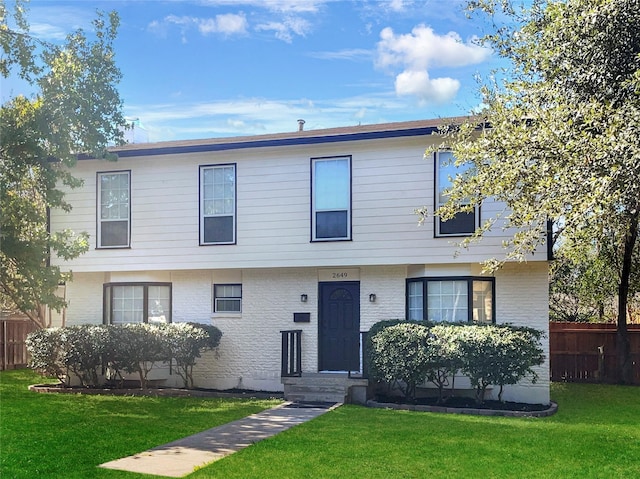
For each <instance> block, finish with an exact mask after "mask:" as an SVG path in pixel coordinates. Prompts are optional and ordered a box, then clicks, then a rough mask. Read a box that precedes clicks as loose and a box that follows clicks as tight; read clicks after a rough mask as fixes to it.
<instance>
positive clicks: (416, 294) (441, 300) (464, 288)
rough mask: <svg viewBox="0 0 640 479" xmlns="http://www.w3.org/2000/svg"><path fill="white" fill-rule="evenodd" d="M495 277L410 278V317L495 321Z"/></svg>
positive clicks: (408, 284) (481, 321) (449, 320)
mask: <svg viewBox="0 0 640 479" xmlns="http://www.w3.org/2000/svg"><path fill="white" fill-rule="evenodd" d="M494 287H495V283H494V280H493V278H472V277H462V278H419V279H408V280H407V318H408V319H411V320H417V321H421V320H428V321H433V322H440V321H447V322H469V323H492V322H494V321H495V305H494V301H493V298H494Z"/></svg>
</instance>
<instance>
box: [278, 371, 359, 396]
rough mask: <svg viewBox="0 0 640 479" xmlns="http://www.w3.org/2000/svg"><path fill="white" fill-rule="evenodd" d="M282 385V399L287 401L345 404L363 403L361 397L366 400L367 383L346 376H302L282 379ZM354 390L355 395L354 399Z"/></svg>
mask: <svg viewBox="0 0 640 479" xmlns="http://www.w3.org/2000/svg"><path fill="white" fill-rule="evenodd" d="M282 384H283V385H284V397H285V399H286V400H288V401H311V402H340V403H345V402H363V400H362V398H363V397H364V398H365V400H366V388H367V386H368V384H369V381H368V380H367V379H360V378H349V377H348V376H347V374H303V375H302V376H300V377H284V378H282ZM355 390H357V394H355V396H356V397H355V398H354V391H355ZM363 391H364V393H363ZM354 399H355V401H354Z"/></svg>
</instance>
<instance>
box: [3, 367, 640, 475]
mask: <svg viewBox="0 0 640 479" xmlns="http://www.w3.org/2000/svg"><path fill="white" fill-rule="evenodd" d="M37 381H38V380H37V377H36V376H34V375H33V374H32V373H29V372H26V371H18V372H16V371H13V372H3V373H0V382H1V387H2V396H1V398H0V401H1V403H0V407H1V410H0V414H1V417H0V419H1V428H2V429H1V431H0V432H1V436H0V447H1V464H0V469H1V471H2V473H1V476H2V477H3V478H5V477H6V478H14V477H16V478H22V477H25V478H26V477H29V478H32V477H39V478H40V477H51V478H53V477H56V478H67V477H68V478H80V477H83V478H114V479H118V478H127V479H129V478H134V477H137V478H139V479H142V478H145V477H151V476H143V475H138V474H129V473H124V472H120V471H108V470H102V469H96V468H95V466H96V465H97V464H100V463H102V462H105V461H107V460H110V459H115V458H117V457H121V456H125V455H129V454H132V453H135V452H140V451H142V450H144V449H146V448H148V447H151V446H155V445H159V444H162V443H164V442H167V441H169V440H172V439H175V438H177V437H180V436H183V435H186V434H190V433H193V432H195V431H198V430H202V429H206V428H208V427H212V426H214V425H216V424H219V423H222V422H226V421H230V420H233V419H235V418H237V417H240V416H241V415H244V414H249V413H252V412H256V411H258V410H260V409H262V408H264V407H267V406H269V404H270V403H269V402H266V401H249V402H246V401H228V400H222V401H221V400H208V399H207V400H204V399H189V398H175V399H173V398H130V397H128V398H122V397H119V398H117V397H95V396H93V397H92V396H81V395H74V396H68V395H49V394H35V393H31V392H28V391H26V385H27V384H29V383H33V382H37ZM552 397H553V399H554V400H555V401H557V402H558V403H559V406H560V409H559V412H558V413H557V414H556V415H554V416H552V417H549V418H540V419H520V418H495V417H475V416H462V415H442V414H434V413H416V412H407V411H391V410H381V409H368V408H364V407H357V406H344V407H341V408H339V409H337V410H335V411H332V412H330V413H327V414H325V415H324V416H321V417H319V418H318V419H316V420H314V421H311V422H309V423H306V424H303V425H301V426H298V427H295V428H293V429H290V430H288V431H286V432H284V433H282V434H280V435H278V436H275V437H273V438H270V439H268V440H265V441H262V442H259V443H257V444H255V445H254V446H252V447H250V448H247V449H244V450H243V451H240V452H238V453H236V454H233V455H231V456H229V457H227V458H225V459H223V460H221V461H218V462H216V463H214V464H212V465H209V466H207V467H204V468H202V469H200V470H199V471H196V472H195V473H194V474H191V475H189V476H188V477H189V479H204V478H212V479H213V478H224V479H233V478H237V479H250V478H260V479H268V478H274V479H275V478H278V479H289V478H290V479H298V478H319V479H320V478H322V479H330V478H340V479H344V478H350V479H351V478H352V479H359V478H367V479H376V478H380V479H395V478H460V477H486V478H554V479H565V478H580V479H583V478H607V479H611V478H637V477H640V388H634V387H620V386H603V385H580V384H554V385H553V389H552Z"/></svg>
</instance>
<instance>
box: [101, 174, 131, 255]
mask: <svg viewBox="0 0 640 479" xmlns="http://www.w3.org/2000/svg"><path fill="white" fill-rule="evenodd" d="M130 179H131V172H129V171H110V172H105V173H98V181H97V183H98V195H97V196H98V208H97V210H98V211H97V213H98V221H97V223H98V234H97V247H98V248H127V247H129V245H130V232H131V226H130V225H131V200H130V191H131V181H130Z"/></svg>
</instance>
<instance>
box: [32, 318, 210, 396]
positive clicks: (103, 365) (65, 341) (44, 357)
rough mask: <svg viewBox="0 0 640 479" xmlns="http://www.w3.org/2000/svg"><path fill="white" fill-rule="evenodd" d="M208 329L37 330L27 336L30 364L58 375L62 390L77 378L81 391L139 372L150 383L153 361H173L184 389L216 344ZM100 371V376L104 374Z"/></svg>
mask: <svg viewBox="0 0 640 479" xmlns="http://www.w3.org/2000/svg"><path fill="white" fill-rule="evenodd" d="M221 337H222V332H221V331H220V330H219V329H218V328H216V327H215V326H211V325H204V324H198V323H172V324H163V325H150V324H142V323H137V324H126V325H123V326H116V325H82V326H68V327H63V328H49V329H40V330H38V331H34V332H33V333H31V334H29V336H28V337H27V341H26V343H27V349H28V350H29V353H30V354H31V360H30V364H29V366H30V367H31V368H33V369H36V370H39V371H41V372H42V373H43V374H46V375H50V376H55V377H57V378H58V379H59V380H60V382H61V383H62V384H64V385H65V386H69V385H70V379H71V377H72V376H76V377H77V378H78V379H79V381H80V384H81V385H82V386H84V387H97V386H107V385H114V384H116V383H120V384H122V382H123V376H122V373H123V372H125V373H129V374H132V373H137V374H138V377H139V378H140V387H142V388H146V387H147V385H148V379H147V378H148V376H149V372H150V371H151V370H152V369H153V367H154V366H155V365H156V364H157V363H161V362H169V361H171V362H172V366H173V367H175V371H176V372H177V373H178V374H179V375H180V377H181V378H182V380H183V382H184V386H185V387H193V366H194V364H195V361H196V359H197V358H199V357H200V354H201V353H202V352H203V351H205V350H207V349H214V348H216V347H217V346H218V344H219V343H220V338H221ZM103 373H104V374H103Z"/></svg>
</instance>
